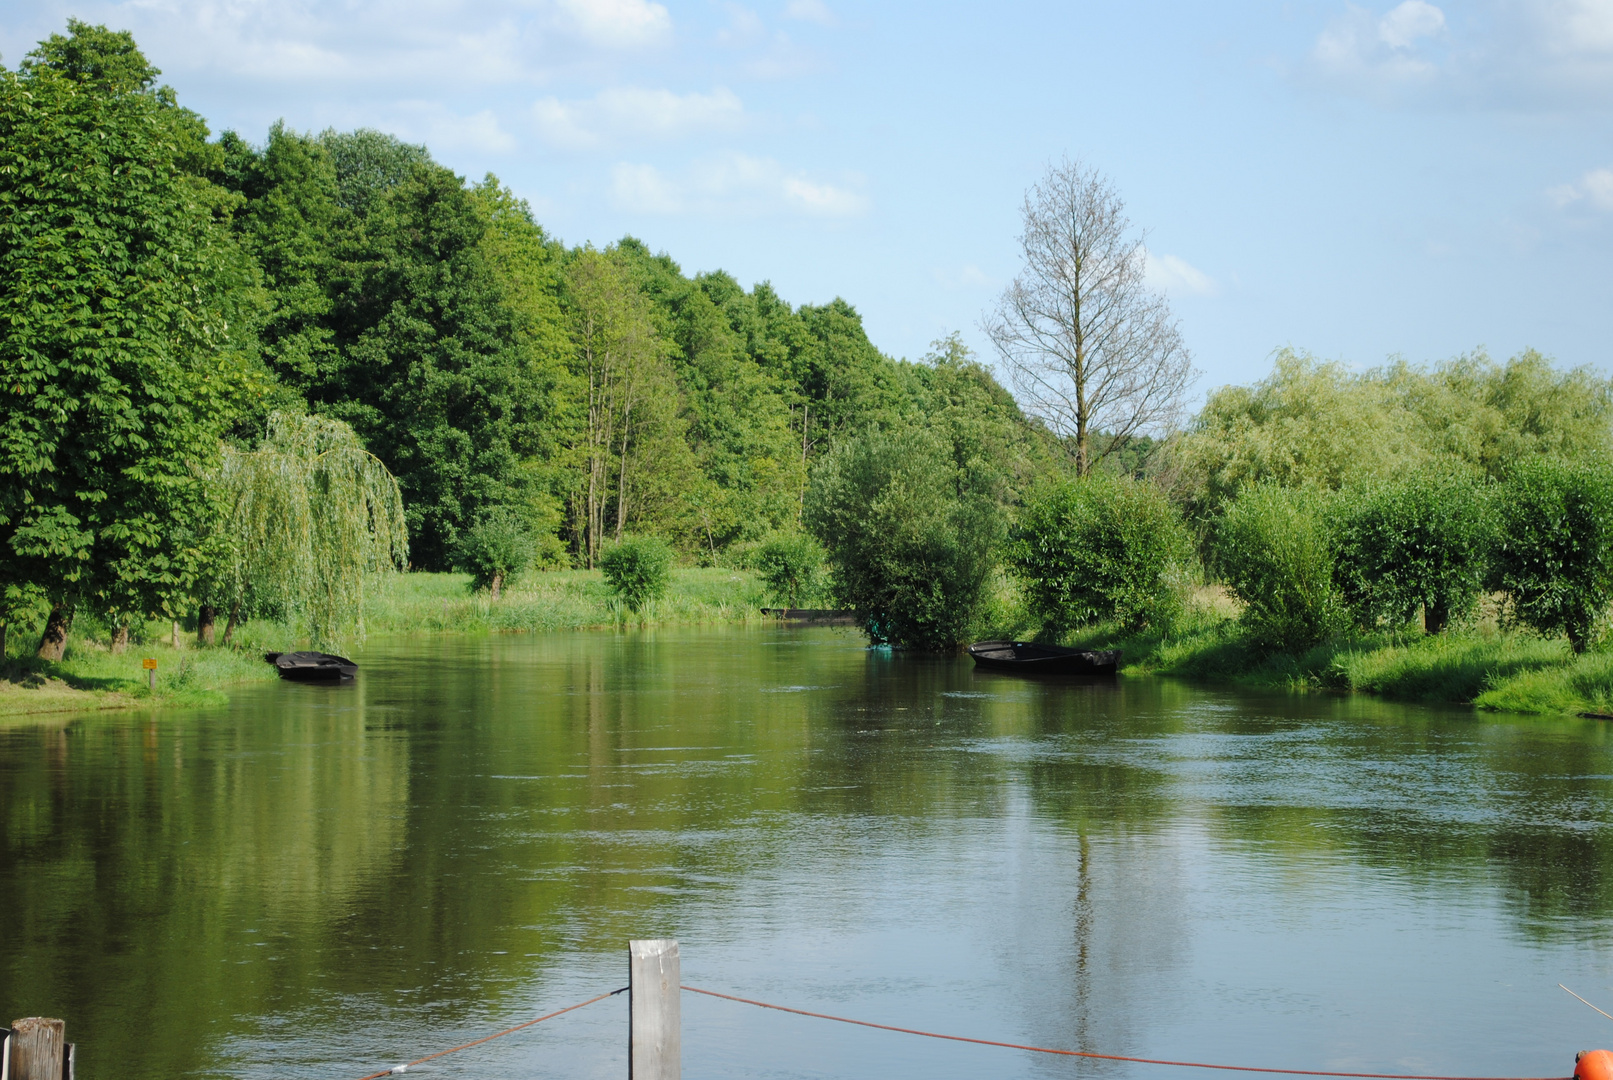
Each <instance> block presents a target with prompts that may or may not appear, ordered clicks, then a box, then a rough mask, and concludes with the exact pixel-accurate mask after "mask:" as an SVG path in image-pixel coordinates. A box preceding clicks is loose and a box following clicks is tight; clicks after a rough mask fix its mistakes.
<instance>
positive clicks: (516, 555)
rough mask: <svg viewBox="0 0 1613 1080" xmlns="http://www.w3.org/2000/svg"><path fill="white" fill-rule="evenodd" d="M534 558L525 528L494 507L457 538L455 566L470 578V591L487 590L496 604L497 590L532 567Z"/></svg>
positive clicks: (514, 518) (512, 516) (530, 541)
mask: <svg viewBox="0 0 1613 1080" xmlns="http://www.w3.org/2000/svg"><path fill="white" fill-rule="evenodd" d="M535 554H536V549H535V545H534V544H533V542H532V535H531V533H530V532H528V531H527V528H526V526H525V525H524V524H523V523H522V522H521V521H520V519H518V518H517V517H516V516H515V515H514V514H511V513H510V512H509V511H507V510H505V509H503V508H502V507H497V508H494V509H492V510H489V511H486V512H485V513H484V514H483V515H482V517H481V519H480V520H479V521H477V523H476V524H475V525H473V526H471V527H470V528H469V529H466V530H465V532H464V534H463V535H461V536H460V538H459V543H458V545H457V547H456V549H455V552H454V563H455V565H456V566H457V567H458V568H459V569H460V570H461V571H462V572H464V573H467V574H469V575H470V577H471V582H470V586H471V588H472V589H487V590H488V591H490V592H491V593H492V594H493V599H495V600H497V599H498V596H499V590H500V589H501V588H502V587H503V586H504V585H505V584H507V583H509V582H510V581H513V580H514V579H515V578H516V577H518V576H519V575H520V574H521V573H522V572H523V571H524V570H526V568H527V567H528V566H531V565H532V561H533V558H534V556H535Z"/></svg>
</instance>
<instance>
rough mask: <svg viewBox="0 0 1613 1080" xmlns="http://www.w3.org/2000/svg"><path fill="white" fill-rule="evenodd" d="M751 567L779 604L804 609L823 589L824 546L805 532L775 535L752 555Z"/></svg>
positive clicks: (763, 542)
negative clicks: (806, 602)
mask: <svg viewBox="0 0 1613 1080" xmlns="http://www.w3.org/2000/svg"><path fill="white" fill-rule="evenodd" d="M750 562H751V566H752V568H754V569H755V570H756V572H757V573H758V574H760V575H761V576H762V580H763V581H765V582H767V587H768V590H769V591H770V592H771V593H772V594H773V599H774V601H776V602H782V603H783V604H784V605H785V606H786V607H800V606H802V605H803V603H804V602H805V601H806V599H807V598H810V597H815V596H816V595H817V594H818V590H819V589H820V588H822V586H823V571H824V566H823V562H824V550H823V545H822V544H820V543H818V542H817V541H816V540H814V539H813V538H812V537H811V536H809V535H808V534H806V533H801V532H790V533H775V534H773V535H772V536H769V537H768V538H767V539H766V540H764V541H762V543H761V545H760V546H759V547H757V549H756V551H755V552H754V553H752V555H751V560H750Z"/></svg>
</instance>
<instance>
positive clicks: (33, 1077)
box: [11, 1016, 67, 1080]
mask: <svg viewBox="0 0 1613 1080" xmlns="http://www.w3.org/2000/svg"><path fill="white" fill-rule="evenodd" d="M65 1028H66V1025H65V1024H63V1023H62V1022H61V1021H60V1020H50V1019H47V1018H45V1017H43V1016H30V1017H27V1018H26V1019H23V1020H13V1021H12V1022H11V1080H62V1066H63V1065H64V1064H65V1063H66V1061H67V1039H66V1037H65Z"/></svg>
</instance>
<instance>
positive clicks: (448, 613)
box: [0, 567, 768, 720]
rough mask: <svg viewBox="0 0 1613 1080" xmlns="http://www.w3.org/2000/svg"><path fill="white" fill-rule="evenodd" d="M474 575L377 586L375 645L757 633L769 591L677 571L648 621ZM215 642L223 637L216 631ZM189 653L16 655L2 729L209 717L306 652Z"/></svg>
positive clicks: (76, 642)
mask: <svg viewBox="0 0 1613 1080" xmlns="http://www.w3.org/2000/svg"><path fill="white" fill-rule="evenodd" d="M469 581H470V578H469V577H468V576H467V575H465V574H441V573H411V574H404V575H399V576H397V577H394V578H389V579H382V580H380V581H377V582H376V583H375V585H374V588H373V590H372V595H371V597H370V602H369V605H368V610H367V611H366V614H365V629H366V631H367V633H368V634H372V635H402V634H424V635H432V636H435V635H446V634H456V635H476V634H495V633H517V632H532V631H568V630H577V631H581V630H609V629H635V630H638V629H655V628H658V627H669V626H698V625H742V624H744V623H747V622H755V623H760V622H763V621H764V619H765V617H764V616H763V615H762V613H761V609H762V606H763V604H764V603H766V602H767V599H768V597H767V596H766V592H765V588H764V586H762V584H761V582H760V581H759V579H757V578H756V576H755V575H754V574H751V573H749V572H748V571H742V570H730V569H722V568H708V567H695V568H686V569H680V570H676V571H674V572H673V579H672V583H671V586H670V587H669V589H668V590H667V595H666V596H665V597H663V598H662V599H661V600H658V601H655V602H654V603H652V604H651V605H649V606H648V607H647V608H646V609H645V610H644V611H642V612H639V613H632V612H628V611H626V610H624V609H623V608H621V607H620V605H619V604H617V602H616V601H615V599H614V598H613V597H612V596H611V594H610V591H609V589H608V588H607V587H606V586H605V583H604V581H603V578H602V577H601V575H600V574H599V572H598V571H584V570H562V571H549V572H545V573H541V574H532V575H529V576H528V577H527V578H526V579H525V580H523V581H521V582H518V583H517V584H516V585H515V586H514V587H513V588H510V589H508V590H506V592H505V594H504V595H503V596H502V597H501V598H500V599H498V600H496V601H495V600H493V599H491V598H490V597H489V596H488V595H487V594H486V593H472V592H471V591H470V589H469ZM215 629H216V632H217V633H218V634H221V635H222V633H223V628H222V626H220V627H216V628H215ZM180 630H181V647H180V648H179V649H175V648H174V647H173V644H172V641H171V633H172V631H171V624H169V623H162V622H155V621H154V622H151V623H148V624H147V625H145V626H143V627H139V628H136V633H135V640H134V642H133V643H132V644H131V645H130V646H129V649H128V651H127V652H124V653H122V654H118V655H114V654H113V653H112V652H111V650H110V640H109V635H108V634H107V631H106V629H105V628H104V627H101V626H99V625H98V624H96V623H95V622H94V621H93V620H86V621H85V623H84V624H83V625H82V626H81V627H79V628H76V632H75V633H74V634H72V635H70V637H69V639H68V651H67V657H66V658H65V659H64V660H62V661H60V662H51V661H47V660H39V659H37V658H35V657H34V656H32V655H11V656H9V657H7V658H5V659H4V663H3V665H0V720H4V719H13V718H17V717H30V716H36V715H44V714H50V713H62V712H77V711H82V712H103V711H113V710H128V709H150V708H200V707H206V706H216V705H222V704H225V703H227V702H228V701H229V695H228V693H227V690H228V689H229V688H230V687H237V686H241V685H244V684H248V683H254V682H267V681H272V680H273V679H275V678H276V677H277V676H276V674H275V671H274V669H273V668H272V667H270V666H269V665H268V664H266V663H264V662H263V654H264V653H265V652H269V651H283V650H286V649H291V648H305V647H307V639H306V637H305V636H302V635H299V634H298V633H297V632H296V631H294V630H293V629H292V628H291V627H288V626H286V625H284V624H281V623H276V622H271V621H267V620H256V619H254V620H251V621H249V622H246V623H244V624H243V625H242V626H240V627H238V628H237V631H236V634H235V637H234V640H233V642H232V644H231V645H230V646H229V647H228V648H225V647H223V646H213V647H209V648H197V647H187V646H190V645H191V643H192V642H194V640H195V634H196V627H195V625H194V620H188V621H182V622H181V624H180ZM38 633H39V630H38V628H37V627H32V628H30V627H28V626H26V625H25V626H21V627H15V628H13V629H12V630H11V632H10V634H9V635H8V637H9V639H10V645H11V647H12V648H13V649H17V648H22V647H26V646H25V645H24V643H28V644H31V643H32V642H33V641H34V640H35V639H36V638H37V636H38ZM148 657H149V658H153V659H155V660H156V661H157V680H156V682H157V688H156V690H155V691H152V690H151V689H149V688H148V682H147V675H146V672H145V670H144V668H142V666H141V661H142V660H143V659H145V658H148Z"/></svg>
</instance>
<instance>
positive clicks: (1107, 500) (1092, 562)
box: [1008, 474, 1192, 634]
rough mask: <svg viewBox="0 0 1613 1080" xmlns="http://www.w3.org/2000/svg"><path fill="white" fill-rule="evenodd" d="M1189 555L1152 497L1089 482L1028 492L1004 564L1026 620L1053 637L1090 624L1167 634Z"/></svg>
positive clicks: (1134, 487)
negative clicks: (1019, 587)
mask: <svg viewBox="0 0 1613 1080" xmlns="http://www.w3.org/2000/svg"><path fill="white" fill-rule="evenodd" d="M1191 551H1192V545H1191V541H1190V540H1189V538H1188V534H1187V530H1186V528H1184V527H1183V525H1182V522H1181V519H1180V518H1179V517H1178V516H1177V514H1176V511H1175V509H1174V508H1172V506H1171V504H1170V502H1169V501H1168V500H1167V499H1166V498H1165V495H1164V493H1163V492H1161V491H1160V490H1159V488H1157V487H1156V486H1154V485H1153V484H1149V483H1138V482H1136V481H1134V480H1132V479H1130V478H1129V477H1123V476H1118V477H1111V476H1102V475H1097V474H1094V475H1090V476H1088V477H1086V478H1085V479H1083V480H1078V481H1074V482H1065V483H1061V484H1055V485H1049V486H1047V487H1044V488H1042V489H1041V490H1039V491H1036V492H1034V493H1033V494H1032V495H1031V497H1030V500H1029V501H1028V503H1027V504H1026V506H1025V510H1024V512H1023V513H1022V515H1021V517H1020V521H1019V524H1018V525H1017V526H1016V527H1015V529H1014V530H1013V534H1012V536H1011V539H1010V544H1009V547H1008V558H1009V563H1010V565H1011V566H1012V568H1013V570H1014V573H1015V574H1016V575H1017V576H1018V577H1019V578H1020V579H1021V580H1022V581H1023V583H1024V587H1025V599H1026V605H1027V607H1028V608H1029V609H1030V613H1031V614H1032V615H1033V616H1034V617H1035V618H1037V619H1039V620H1040V621H1041V622H1042V625H1043V626H1044V627H1046V628H1047V629H1048V630H1049V631H1051V632H1053V633H1055V634H1057V633H1062V632H1064V631H1066V630H1068V629H1070V628H1072V627H1074V626H1079V625H1081V624H1083V623H1089V622H1096V621H1098V620H1100V619H1114V620H1117V621H1119V622H1120V624H1121V626H1122V628H1123V629H1126V630H1140V629H1142V628H1143V627H1145V626H1151V627H1154V628H1156V629H1157V628H1164V627H1169V626H1170V625H1171V624H1172V622H1173V621H1174V620H1175V619H1176V617H1177V615H1178V614H1179V613H1180V611H1181V608H1182V589H1181V583H1182V580H1183V577H1184V574H1183V570H1184V568H1185V567H1186V566H1187V564H1188V561H1189V558H1190V556H1191Z"/></svg>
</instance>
